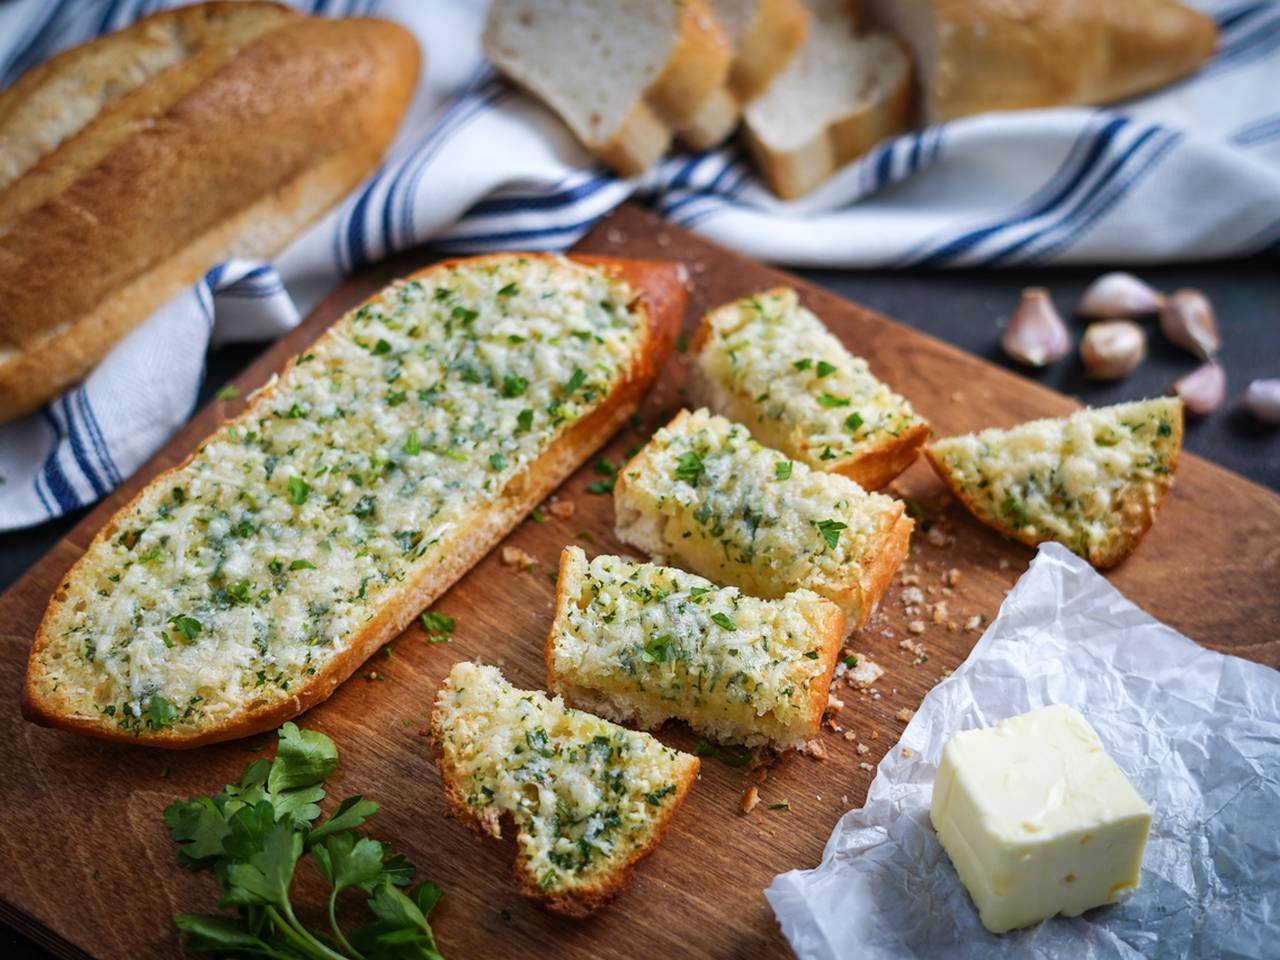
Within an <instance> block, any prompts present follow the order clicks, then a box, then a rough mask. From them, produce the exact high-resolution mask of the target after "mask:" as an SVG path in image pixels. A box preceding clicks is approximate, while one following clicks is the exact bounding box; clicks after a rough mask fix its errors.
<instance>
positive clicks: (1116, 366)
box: [1080, 320, 1147, 380]
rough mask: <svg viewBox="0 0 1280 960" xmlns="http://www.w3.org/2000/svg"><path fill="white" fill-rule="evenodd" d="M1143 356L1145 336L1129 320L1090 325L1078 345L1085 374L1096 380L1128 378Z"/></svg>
mask: <svg viewBox="0 0 1280 960" xmlns="http://www.w3.org/2000/svg"><path fill="white" fill-rule="evenodd" d="M1146 355H1147V335H1146V333H1144V332H1143V330H1142V328H1141V327H1140V326H1138V325H1137V324H1136V323H1134V322H1133V321H1132V320H1103V321H1100V322H1098V323H1091V324H1089V327H1088V329H1086V330H1085V332H1084V339H1083V340H1081V341H1080V360H1081V361H1082V362H1083V363H1084V368H1085V371H1086V372H1087V373H1088V374H1089V376H1091V377H1097V378H1098V379H1099V380H1119V379H1121V378H1122V377H1127V376H1128V375H1129V374H1131V373H1133V371H1134V369H1135V368H1136V367H1137V366H1138V364H1140V363H1141V362H1142V360H1143V358H1144V357H1145V356H1146Z"/></svg>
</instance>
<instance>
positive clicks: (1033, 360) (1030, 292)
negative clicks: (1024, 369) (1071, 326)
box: [1000, 287, 1071, 367]
mask: <svg viewBox="0 0 1280 960" xmlns="http://www.w3.org/2000/svg"><path fill="white" fill-rule="evenodd" d="M1000 346H1001V347H1002V348H1003V349H1004V352H1005V353H1007V354H1008V355H1009V356H1010V357H1012V358H1013V359H1014V360H1017V361H1018V362H1019V363H1025V364H1027V365H1028V366H1032V367H1043V366H1046V365H1048V364H1050V363H1053V362H1054V361H1055V360H1061V359H1062V358H1063V357H1065V356H1066V355H1067V352H1068V351H1069V350H1070V349H1071V334H1070V333H1069V332H1068V331H1067V325H1066V324H1065V323H1063V322H1062V317H1060V316H1059V315H1058V311H1057V309H1056V308H1055V307H1054V305H1053V301H1052V300H1051V299H1050V298H1049V291H1048V290H1046V289H1044V288H1043V287H1027V288H1026V289H1025V290H1023V291H1022V298H1021V299H1020V300H1019V301H1018V306H1017V309H1015V310H1014V311H1013V316H1012V317H1010V318H1009V323H1008V326H1006V327H1005V328H1004V333H1003V334H1001V336H1000Z"/></svg>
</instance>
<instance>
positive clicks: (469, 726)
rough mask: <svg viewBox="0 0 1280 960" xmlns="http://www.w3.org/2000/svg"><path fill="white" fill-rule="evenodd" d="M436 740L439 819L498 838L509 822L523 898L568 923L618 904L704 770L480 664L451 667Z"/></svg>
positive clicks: (437, 712)
mask: <svg viewBox="0 0 1280 960" xmlns="http://www.w3.org/2000/svg"><path fill="white" fill-rule="evenodd" d="M431 739H432V744H433V746H434V748H435V751H436V762H437V764H438V766H439V767H440V777H441V780H442V781H443V784H444V796H445V802H446V803H447V805H448V806H447V808H446V813H447V814H449V815H452V816H454V817H456V818H457V819H459V820H461V821H462V822H463V823H465V824H466V825H467V826H469V827H471V828H472V829H473V830H475V831H476V832H478V833H484V834H489V835H490V836H493V837H501V836H502V818H503V817H504V816H509V817H510V818H511V819H512V820H513V821H514V823H515V827H516V863H515V874H516V882H517V883H518V884H519V887H520V892H521V893H522V894H524V895H525V896H526V897H531V898H533V899H535V900H539V901H541V902H542V903H543V904H544V905H545V906H546V907H547V908H548V909H550V910H553V911H555V912H557V913H563V914H567V915H569V916H574V917H581V916H586V915H587V914H588V913H591V912H592V911H593V910H596V909H598V908H599V907H601V906H603V905H604V904H605V903H606V902H607V901H608V900H609V899H610V898H612V897H614V896H616V895H617V894H618V892H619V891H620V890H621V889H622V887H623V886H624V885H625V884H626V882H627V879H628V877H629V875H630V873H631V870H632V868H633V867H634V866H635V864H636V863H637V862H638V861H639V860H640V859H642V858H643V857H645V856H647V855H648V854H649V853H650V852H651V851H652V850H653V848H654V846H655V845H656V844H657V843H658V841H659V840H660V839H662V835H663V833H665V832H666V829H667V825H668V824H669V823H670V821H671V817H672V816H673V815H674V814H675V812H676V809H677V808H678V807H679V806H680V804H681V803H682V802H683V801H684V796H685V794H686V793H687V792H688V790H689V787H690V786H692V785H693V781H694V779H695V778H696V777H697V775H698V767H699V765H700V764H699V761H698V758H697V757H694V756H691V755H689V754H687V753H680V752H678V751H676V750H672V749H670V748H669V747H664V746H663V745H662V743H661V742H659V741H658V740H656V739H654V738H653V737H651V736H650V735H649V734H647V733H636V732H634V731H632V730H627V729H626V728H624V727H620V726H617V725H616V724H613V723H610V722H609V721H608V720H601V719H600V718H599V717H593V716H591V715H590V714H588V713H582V712H581V711H578V710H573V709H570V708H568V707H566V706H565V705H564V703H563V701H561V700H560V699H559V698H558V697H557V698H554V699H551V698H548V697H547V696H545V695H543V694H541V693H538V692H535V691H526V690H517V689H516V688H515V687H513V686H511V684H509V683H508V682H507V681H506V680H505V679H503V677H502V674H500V673H499V672H498V671H497V670H496V669H495V668H493V667H486V666H481V665H480V664H476V663H458V664H455V665H454V667H453V670H452V671H451V672H450V674H449V676H448V677H447V678H446V680H445V682H444V683H443V684H441V686H440V690H439V691H438V692H437V694H436V700H435V708H434V710H433V711H432V715H431Z"/></svg>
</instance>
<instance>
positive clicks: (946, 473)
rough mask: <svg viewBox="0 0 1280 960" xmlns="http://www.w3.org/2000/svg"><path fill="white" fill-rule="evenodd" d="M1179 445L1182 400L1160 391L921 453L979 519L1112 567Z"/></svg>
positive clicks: (1146, 516) (1139, 526)
mask: <svg viewBox="0 0 1280 960" xmlns="http://www.w3.org/2000/svg"><path fill="white" fill-rule="evenodd" d="M1181 446H1182V401H1181V400H1178V399H1176V398H1173V397H1160V398H1158V399H1155V400H1141V401H1138V402H1135V403H1121V404H1117V405H1116V406H1112V407H1099V408H1097V409H1091V408H1086V409H1084V410H1080V411H1078V412H1076V413H1074V414H1072V415H1071V416H1069V417H1063V418H1061V419H1056V420H1053V419H1046V420H1033V421H1031V422H1030V423H1024V424H1021V425H1019V426H1016V427H1013V428H1012V429H1009V430H995V429H992V430H983V431H981V432H980V433H971V434H967V435H965V436H961V437H947V438H946V439H943V440H939V441H937V442H936V443H932V444H929V445H928V446H927V447H925V454H926V455H927V456H928V458H929V462H930V463H931V464H932V465H933V468H934V470H936V471H937V473H938V476H940V477H941V478H942V479H943V481H944V482H945V483H946V484H947V486H948V487H950V488H951V492H952V493H954V494H955V496H956V497H957V498H958V499H959V500H960V502H961V503H963V504H964V505H965V507H966V508H968V510H969V512H970V513H972V514H973V515H974V516H975V517H977V518H978V519H979V520H981V521H982V522H983V523H985V524H987V525H988V526H990V527H993V528H995V529H996V530H999V531H1000V532H1001V533H1004V534H1006V535H1007V536H1010V537H1013V538H1014V539H1016V540H1021V541H1022V542H1023V543H1026V544H1030V545H1033V546H1034V545H1035V544H1037V543H1042V542H1043V541H1045V540H1055V541H1057V542H1058V543H1061V544H1062V545H1063V546H1065V547H1067V548H1068V549H1070V550H1073V551H1074V552H1076V553H1077V554H1079V555H1080V556H1081V557H1083V558H1084V559H1086V560H1088V561H1089V562H1090V563H1092V564H1093V565H1094V566H1096V567H1111V566H1114V565H1115V564H1117V563H1119V562H1120V561H1121V560H1123V559H1124V558H1125V557H1127V556H1128V555H1129V554H1130V553H1132V552H1133V550H1134V548H1135V547H1136V546H1137V545H1138V542H1139V541H1140V540H1141V539H1142V537H1143V535H1144V534H1145V533H1146V532H1147V530H1148V528H1150V526H1151V523H1152V521H1153V520H1154V519H1155V514H1156V509H1157V508H1158V507H1159V506H1160V500H1161V499H1162V498H1163V497H1164V494H1165V492H1166V491H1167V490H1168V489H1169V488H1170V487H1171V486H1173V475H1174V471H1175V469H1176V468H1177V465H1178V452H1179V450H1180V449H1181Z"/></svg>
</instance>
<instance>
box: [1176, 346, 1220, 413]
mask: <svg viewBox="0 0 1280 960" xmlns="http://www.w3.org/2000/svg"><path fill="white" fill-rule="evenodd" d="M1170 392H1171V393H1172V394H1173V395H1174V396H1176V397H1181V398H1182V405H1183V406H1184V407H1186V409H1187V412H1188V413H1194V414H1195V415H1196V416H1198V417H1204V416H1208V415H1209V414H1211V413H1213V411H1215V410H1217V409H1218V408H1219V407H1220V406H1222V401H1223V400H1225V399H1226V398H1227V375H1226V374H1225V373H1224V372H1223V370H1222V367H1220V366H1218V364H1217V363H1215V362H1214V361H1213V360H1210V361H1209V362H1208V363H1204V364H1201V365H1200V366H1198V367H1196V368H1195V369H1194V370H1192V371H1191V372H1190V373H1188V374H1187V375H1186V376H1185V377H1180V378H1179V379H1178V380H1177V382H1176V383H1174V385H1173V389H1172V390H1171V391H1170Z"/></svg>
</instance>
